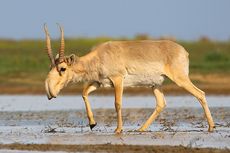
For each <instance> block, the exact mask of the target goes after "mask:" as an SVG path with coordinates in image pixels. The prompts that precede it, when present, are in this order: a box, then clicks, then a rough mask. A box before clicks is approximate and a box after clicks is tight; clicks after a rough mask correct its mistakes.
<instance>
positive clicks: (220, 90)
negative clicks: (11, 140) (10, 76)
mask: <svg viewBox="0 0 230 153" xmlns="http://www.w3.org/2000/svg"><path fill="white" fill-rule="evenodd" d="M199 88H200V89H201V90H203V91H204V92H205V93H206V95H230V86H229V85H220V86H215V85H200V86H199ZM82 90H83V88H81V87H72V86H71V87H69V88H68V87H66V88H65V89H64V90H63V91H61V92H60V94H64V95H65V94H67V95H79V94H81V93H82ZM162 90H163V92H164V94H165V95H188V94H189V92H187V91H186V90H185V89H183V88H180V87H178V86H176V85H174V84H168V85H164V86H162ZM151 91H152V90H151V88H125V89H124V94H125V95H152V92H151ZM0 94H9V95H11V94H12V95H15V94H18V95H23V94H31V95H41V94H46V92H45V89H44V88H42V87H20V86H17V87H12V86H5V87H3V86H0ZM113 94H114V93H113V88H101V89H99V90H97V91H95V92H93V93H92V95H113Z"/></svg>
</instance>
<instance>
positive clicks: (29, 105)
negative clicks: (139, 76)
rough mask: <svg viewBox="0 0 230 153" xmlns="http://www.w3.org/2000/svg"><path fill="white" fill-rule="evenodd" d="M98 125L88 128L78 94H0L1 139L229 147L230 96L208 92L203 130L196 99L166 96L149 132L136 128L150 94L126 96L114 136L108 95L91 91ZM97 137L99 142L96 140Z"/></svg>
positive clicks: (151, 107)
mask: <svg viewBox="0 0 230 153" xmlns="http://www.w3.org/2000/svg"><path fill="white" fill-rule="evenodd" d="M90 101H91V104H92V108H93V113H94V118H95V120H96V121H97V123H98V125H97V126H96V127H95V128H94V130H93V131H91V130H90V129H89V126H88V120H87V116H86V112H85V106H84V102H83V100H82V98H81V96H60V97H58V98H56V99H54V100H52V101H48V100H47V98H46V97H45V96H43V95H42V96H31V95H27V96H17V95H14V96H10V95H4V96H0V110H1V111H0V144H14V143H19V144H78V145H79V144H80V145H86V144H94V145H95V144H127V145H172V146H178V145H182V146H186V147H200V148H203V147H213V148H230V143H229V142H230V96H207V101H208V103H209V106H210V110H211V112H212V115H213V118H214V121H215V123H216V130H215V132H213V133H208V132H207V122H206V120H205V118H204V114H203V110H202V108H201V106H200V104H199V102H198V101H197V100H196V99H195V98H193V97H192V96H167V97H166V101H167V108H166V109H165V110H164V111H163V112H162V113H161V114H160V116H159V117H158V118H157V120H156V121H155V122H153V124H152V125H151V126H150V128H149V129H148V132H143V133H140V132H136V131H135V130H136V129H138V128H139V127H140V126H141V125H142V124H143V123H144V122H145V121H146V120H147V118H148V117H149V116H150V115H151V113H152V112H153V110H154V108H155V101H154V98H153V97H152V96H145V97H142V96H132V97H129V96H124V98H123V111H122V112H123V114H122V116H123V122H124V129H123V130H124V131H123V134H121V135H119V136H117V135H114V133H113V131H114V129H115V128H116V112H115V110H114V102H113V101H114V98H113V97H112V96H90ZM98 140H100V141H98Z"/></svg>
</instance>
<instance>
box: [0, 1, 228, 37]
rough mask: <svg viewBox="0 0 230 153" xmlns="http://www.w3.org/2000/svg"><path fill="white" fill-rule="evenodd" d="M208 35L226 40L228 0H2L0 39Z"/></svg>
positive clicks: (0, 7)
mask: <svg viewBox="0 0 230 153" xmlns="http://www.w3.org/2000/svg"><path fill="white" fill-rule="evenodd" d="M44 23H47V25H48V28H49V31H50V34H51V37H52V38H58V37H59V35H60V33H59V30H58V28H57V25H56V23H60V24H61V25H62V26H63V27H64V31H65V36H66V37H98V36H109V37H134V36H135V35H136V34H148V35H150V36H151V37H153V38H154V37H155V38H157V37H160V36H173V37H175V38H177V39H180V40H196V39H199V38H200V37H202V36H207V37H209V38H210V39H214V40H230V0H158V1H155V0H36V1H35V0H0V38H7V39H30V38H32V39H44V31H43V24H44Z"/></svg>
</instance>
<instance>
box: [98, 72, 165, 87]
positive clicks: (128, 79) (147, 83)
mask: <svg viewBox="0 0 230 153" xmlns="http://www.w3.org/2000/svg"><path fill="white" fill-rule="evenodd" d="M163 81H164V76H162V75H157V74H155V75H150V74H142V75H140V74H138V75H134V74H132V75H126V76H125V77H124V82H123V86H124V87H153V86H156V85H161V84H162V83H163ZM100 83H101V85H102V87H112V86H113V84H112V81H111V80H110V79H103V80H101V82H100Z"/></svg>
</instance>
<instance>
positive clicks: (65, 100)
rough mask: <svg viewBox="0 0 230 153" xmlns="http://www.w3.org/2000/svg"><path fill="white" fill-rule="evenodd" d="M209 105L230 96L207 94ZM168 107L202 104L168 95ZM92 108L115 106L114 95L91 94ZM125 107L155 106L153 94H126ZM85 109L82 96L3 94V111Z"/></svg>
mask: <svg viewBox="0 0 230 153" xmlns="http://www.w3.org/2000/svg"><path fill="white" fill-rule="evenodd" d="M206 98H207V102H208V105H209V107H230V96H207V97H206ZM165 99H166V103H167V108H178V107H196V108H200V107H201V106H200V104H199V102H198V100H197V99H196V98H194V97H193V96H166V98H165ZM89 100H90V103H91V106H92V109H98V108H104V109H105V108H114V97H113V96H90V97H89ZM122 107H123V108H154V107H155V99H154V97H153V96H124V97H123V104H122ZM79 109H85V106H84V102H83V100H82V97H81V96H79V95H77V96H59V97H58V98H56V99H52V100H50V101H49V100H47V97H46V96H45V95H41V96H34V95H13V96H12V95H1V96H0V110H1V111H48V110H79Z"/></svg>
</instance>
